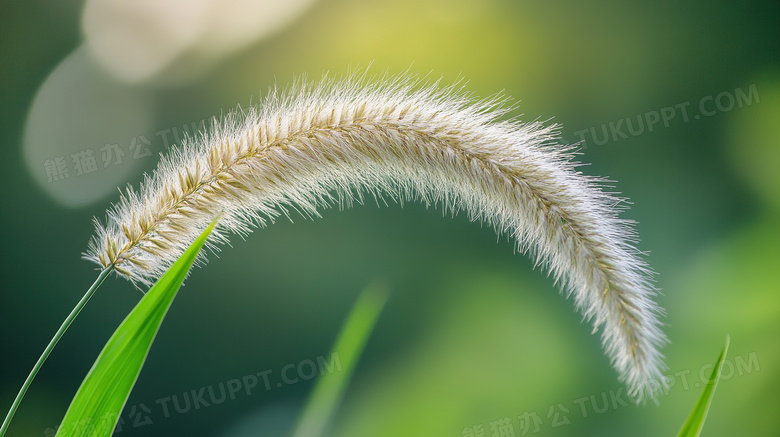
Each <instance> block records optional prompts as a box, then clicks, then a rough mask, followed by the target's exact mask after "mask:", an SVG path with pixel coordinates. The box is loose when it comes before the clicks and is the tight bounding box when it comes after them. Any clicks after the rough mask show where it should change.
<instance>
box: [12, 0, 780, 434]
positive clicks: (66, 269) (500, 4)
mask: <svg viewBox="0 0 780 437" xmlns="http://www.w3.org/2000/svg"><path fill="white" fill-rule="evenodd" d="M283 5H286V6H283ZM368 65H371V67H370V72H373V73H381V72H384V71H388V72H390V73H393V74H395V73H401V72H405V71H407V70H408V71H409V72H411V73H413V74H420V75H430V77H431V78H434V79H435V78H439V77H442V78H443V80H444V82H445V83H447V82H453V81H456V80H458V79H459V78H465V79H466V80H468V85H467V88H468V89H469V90H470V91H473V92H474V93H475V94H476V95H478V96H483V97H484V96H489V95H491V94H494V93H497V92H501V91H504V92H505V93H507V94H509V95H511V96H513V97H514V98H516V99H518V100H521V101H522V102H521V104H520V106H519V109H518V111H516V112H515V113H514V114H513V115H518V114H520V113H522V114H523V115H522V119H523V120H533V119H541V120H550V121H551V122H555V123H560V124H561V125H562V127H561V135H562V137H563V140H564V141H566V142H569V143H573V142H577V141H580V140H584V141H585V143H584V144H583V145H582V150H581V152H582V154H581V156H580V158H579V159H580V160H581V161H583V162H586V163H588V165H587V166H584V167H582V168H581V169H582V171H584V172H585V173H587V174H591V175H601V176H608V177H610V178H611V179H613V180H615V181H617V182H616V183H615V184H614V185H615V191H619V192H621V193H623V195H625V196H628V197H630V199H631V200H632V202H633V205H632V207H631V209H630V210H629V211H627V212H626V213H625V215H624V216H625V217H628V218H631V219H635V220H637V221H638V222H639V224H638V226H637V228H638V231H639V235H640V236H641V242H640V244H639V247H640V249H642V250H645V251H648V252H650V254H649V256H648V261H649V263H650V264H651V265H652V266H653V268H654V269H655V270H656V271H657V272H658V276H657V285H658V287H659V288H661V289H662V290H663V295H662V296H660V297H659V298H658V300H659V302H660V304H661V305H662V306H663V307H664V308H665V309H666V312H667V316H666V317H665V319H664V322H665V323H666V332H667V333H668V335H669V337H670V339H671V344H670V345H669V346H667V347H666V348H665V349H664V352H665V354H666V356H667V365H668V367H669V370H668V372H667V373H668V374H669V375H671V377H672V379H673V381H674V383H673V386H672V388H671V390H670V391H669V392H668V393H667V394H665V395H664V396H661V398H660V400H659V401H660V405H659V406H655V405H653V404H652V403H651V404H649V405H646V406H644V407H640V408H637V407H635V406H633V405H631V404H630V403H629V402H628V400H627V398H626V396H625V391H624V390H622V388H621V387H622V386H621V384H620V383H619V381H618V380H617V377H616V374H615V372H614V371H613V369H612V368H611V367H610V366H609V363H608V360H607V358H605V356H604V355H603V353H602V350H601V347H600V344H599V339H598V336H594V335H591V334H590V327H589V325H588V324H587V323H583V322H582V321H581V317H580V315H578V314H577V313H576V312H575V311H574V308H573V304H572V302H569V301H566V299H564V298H563V297H562V296H561V295H560V294H559V293H558V292H557V290H556V288H555V286H554V285H553V283H552V280H550V279H549V278H547V277H546V275H545V273H544V272H542V271H540V270H538V269H536V270H534V269H533V264H532V262H531V261H530V260H529V259H528V258H527V257H525V256H523V255H522V254H516V253H514V250H513V244H512V243H511V242H509V241H507V239H506V238H503V237H502V238H498V239H497V238H496V236H495V233H494V232H493V230H492V229H489V228H488V227H486V226H480V225H479V224H478V223H471V222H469V221H468V219H467V218H466V217H464V216H462V215H460V216H456V217H451V216H449V215H445V216H442V213H441V212H440V211H438V210H435V209H433V208H431V209H426V208H425V207H424V206H422V205H419V204H405V205H404V206H403V207H401V206H398V205H390V206H382V207H377V206H376V205H375V204H373V203H372V202H367V204H366V205H363V206H357V207H355V208H352V209H348V210H344V211H339V210H338V208H331V209H328V210H325V211H323V218H321V219H317V220H314V221H311V220H305V219H303V218H300V217H293V218H294V220H295V223H290V222H289V221H280V222H278V223H276V224H274V225H272V226H270V227H268V228H266V229H263V230H259V231H256V232H255V233H253V234H252V235H251V236H250V237H249V238H247V239H246V241H243V240H242V239H241V238H234V239H233V247H232V248H226V249H225V250H224V251H223V252H222V253H221V254H220V255H219V257H216V256H211V257H210V262H209V265H208V267H207V268H203V269H196V270H195V271H194V273H193V274H192V276H191V278H190V279H189V280H188V283H187V284H186V286H185V287H184V288H183V289H182V291H181V293H180V294H179V297H178V298H177V300H176V301H175V303H174V305H173V307H172V309H171V311H170V313H169V315H168V317H167V319H166V321H165V323H164V324H163V327H162V330H161V332H160V334H159V336H158V338H157V340H156V342H155V344H154V346H153V348H152V351H151V354H150V356H149V359H148V361H147V363H146V365H145V367H144V369H143V371H142V373H141V377H140V379H139V381H138V384H137V386H136V387H135V389H134V391H133V393H132V394H131V397H130V400H129V401H128V404H127V408H126V409H125V412H124V414H123V419H122V421H123V425H122V428H121V432H119V433H118V434H117V435H121V436H140V435H144V436H164V435H165V436H167V435H206V436H220V437H235V436H245V435H247V436H248V435H286V433H287V432H288V430H289V429H290V426H291V423H292V421H293V420H294V418H295V417H296V415H297V413H298V411H299V409H300V408H301V406H302V404H303V401H304V399H305V397H306V395H307V394H308V393H309V392H310V390H311V388H312V384H313V381H312V380H311V379H309V376H310V374H311V371H310V369H311V363H317V362H318V357H325V359H326V361H328V362H329V364H331V365H334V366H335V364H336V363H335V361H334V357H332V356H330V355H329V348H330V346H331V343H332V341H333V339H334V338H335V336H336V333H337V332H338V329H339V326H340V325H341V323H342V321H343V320H344V318H345V317H346V316H347V314H348V312H349V309H350V307H351V305H352V303H353V302H354V300H355V298H356V296H357V295H358V293H359V292H360V290H361V289H362V288H363V287H364V286H365V285H366V284H368V283H370V282H371V281H373V280H375V279H381V280H384V281H385V282H386V283H388V284H389V285H390V287H391V288H392V294H391V297H390V300H389V301H388V304H387V306H386V307H385V310H384V312H383V314H382V315H381V317H380V319H379V322H378V324H377V326H376V329H375V331H374V333H373V335H372V337H371V339H370V340H369V343H368V346H367V349H366V351H365V354H364V357H363V359H362V361H361V362H360V364H359V366H358V368H357V372H356V374H355V378H354V380H353V383H352V384H351V385H350V387H349V389H348V391H347V394H346V398H345V403H344V405H343V407H342V408H341V409H340V411H339V414H338V416H337V418H336V421H335V423H334V428H333V435H339V436H366V435H375V436H398V435H404V436H406V435H420V436H452V437H455V436H480V435H484V436H493V435H496V436H501V437H511V436H521V435H539V436H542V435H545V436H547V435H550V436H574V435H577V436H581V435H593V436H624V435H647V436H670V435H676V433H677V431H678V430H679V427H680V426H681V425H682V423H683V421H684V420H685V418H686V417H687V414H688V412H689V411H690V410H691V408H692V407H693V405H694V403H695V401H696V399H697V398H698V396H699V394H700V392H701V388H702V387H701V381H702V378H703V375H705V374H706V373H707V372H708V371H709V369H710V367H709V366H710V365H711V364H712V362H713V361H714V360H715V358H716V356H717V354H718V352H719V351H720V349H721V348H722V345H723V342H724V339H725V336H726V334H730V335H731V339H732V340H731V348H730V354H729V359H728V360H727V363H726V366H725V367H724V374H723V380H722V382H721V384H720V386H719V388H718V392H717V393H716V396H715V400H714V403H713V406H712V409H711V412H710V417H709V420H708V422H707V424H706V425H705V428H704V434H703V435H705V436H712V437H714V436H732V435H735V434H739V435H750V436H758V435H767V436H769V435H780V416H778V414H777V411H778V410H780V401H778V398H777V391H778V389H780V372H779V371H778V365H779V364H780V348H779V347H778V346H780V345H779V344H778V343H780V341H779V340H778V338H780V317H778V316H780V297H779V296H778V291H780V287H779V286H778V284H780V269H779V268H778V266H780V171H778V169H779V168H780V135H778V134H780V128H779V127H778V126H779V125H780V4H779V3H778V2H776V1H764V2H749V3H748V2H739V3H736V2H727V1H717V2H686V3H680V2H671V1H669V2H653V3H648V4H640V3H631V4H626V3H624V2H614V1H595V2H588V3H587V4H584V3H579V2H542V1H509V0H503V1H501V0H483V1H467V0H415V1H411V0H400V1H395V2H389V1H360V0H319V1H313V0H296V1H290V2H273V1H265V2H263V1H260V2H255V3H252V2H240V1H225V2H216V1H206V0H199V1H192V2H184V1H171V2H167V3H165V2H160V3H159V4H158V3H156V2H152V1H146V2H144V1H139V2H134V3H130V2H124V3H123V2H118V1H114V2H111V1H100V0H95V1H92V0H90V1H88V2H86V3H84V2H82V1H65V2H63V1H40V0H35V1H28V2H2V3H0V120H2V121H1V123H2V129H0V147H1V148H2V149H0V150H2V159H0V187H2V188H0V244H1V245H2V246H0V247H2V251H1V254H0V257H2V262H1V263H0V266H2V267H0V268H1V270H0V272H2V278H1V279H2V282H1V283H2V294H0V333H1V334H0V369H2V373H1V375H2V380H1V381H0V410H2V411H3V414H5V411H6V409H7V408H8V406H9V405H10V403H11V401H12V399H13V396H14V395H15V394H16V392H17V390H18V389H19V387H20V385H21V383H22V381H23V379H24V377H25V376H26V375H27V373H28V372H29V369H30V368H31V366H32V365H33V363H34V362H35V360H36V359H37V357H38V355H39V354H40V352H41V351H42V350H43V348H44V346H45V344H46V343H47V342H48V340H49V339H50V337H51V335H52V334H53V333H54V331H55V330H56V328H57V327H58V326H59V324H60V323H61V321H62V320H63V318H64V317H65V316H66V314H67V313H68V312H69V311H70V309H71V308H72V306H73V305H74V304H75V302H76V301H77V300H78V299H79V298H80V297H81V295H82V294H83V292H84V291H85V290H86V288H87V287H88V286H89V284H91V282H92V280H93V279H94V277H95V276H96V271H95V270H94V266H93V265H90V264H88V263H87V262H85V261H82V260H81V259H80V254H81V252H82V251H84V250H85V249H86V243H87V241H88V239H89V237H90V235H91V233H92V230H93V227H92V224H91V219H92V217H93V216H96V217H99V218H101V219H102V218H103V217H104V211H105V209H106V208H107V207H108V206H110V203H111V202H113V201H115V200H116V199H117V198H118V193H117V190H116V187H117V186H124V185H126V184H127V183H130V184H133V185H135V186H137V184H138V182H139V181H140V180H141V175H142V174H143V172H145V171H146V172H149V171H151V170H152V169H153V168H154V166H155V164H156V162H157V160H158V156H159V153H161V152H164V151H165V150H166V149H167V148H168V146H170V144H173V143H178V142H179V139H180V138H181V137H182V134H183V132H185V131H190V132H191V131H193V126H194V127H195V128H197V127H198V125H199V124H200V123H201V121H202V120H208V119H209V118H210V117H213V116H217V117H219V116H220V115H221V114H224V113H226V112H228V111H231V110H233V109H236V108H237V107H239V106H240V107H247V106H249V105H250V104H252V102H257V101H259V100H260V99H261V98H262V96H263V95H264V94H265V93H266V92H267V90H268V88H269V87H271V86H273V84H274V83H277V84H279V85H280V86H285V85H286V84H288V83H290V82H291V81H292V80H294V78H296V77H297V76H298V75H302V74H305V75H307V76H308V77H309V78H311V79H318V78H319V77H320V76H321V75H322V74H323V73H324V72H326V71H327V72H330V73H331V74H333V75H336V76H338V75H341V74H343V73H346V72H348V71H351V70H354V69H356V68H357V69H360V68H365V67H366V66H368ZM658 117H661V118H660V121H658V120H659V118H658ZM663 117H665V118H663ZM626 119H628V120H626ZM621 120H623V121H622V122H621ZM640 120H641V121H642V122H643V125H642V129H639V127H638V125H637V122H639V121H640ZM653 120H656V122H655V123H654V124H653V123H651V122H652V121H653ZM610 123H611V124H610ZM618 123H621V124H618ZM628 123H633V124H632V125H631V129H633V130H632V131H629V128H628ZM649 124H653V126H652V130H651V129H650V126H649ZM90 153H92V155H91V156H92V157H93V158H95V162H94V164H95V165H94V167H93V166H90V163H91V162H90V161H89V156H90ZM74 157H75V161H74ZM66 172H67V175H68V176H67V178H66V177H65V173H66ZM139 297H140V293H139V292H138V291H137V290H135V289H134V288H133V287H132V286H131V285H130V284H129V283H127V282H125V281H123V280H121V279H117V278H112V279H110V280H109V281H107V283H106V284H104V285H103V287H102V288H101V289H100V290H99V292H98V294H97V295H96V296H95V298H93V301H92V302H90V304H89V305H88V306H87V308H86V310H85V311H84V312H83V313H82V315H81V316H80V317H79V319H78V320H77V321H76V323H75V324H74V326H73V327H72V328H71V330H70V331H69V332H68V333H67V335H66V336H65V338H64V339H63V340H62V341H61V343H60V344H59V345H58V347H57V348H56V349H55V352H54V354H53V355H52V356H51V357H50V359H49V361H48V362H47V363H46V365H45V366H44V368H43V370H42V372H41V374H40V375H39V376H38V379H37V380H36V381H35V383H34V384H33V386H32V389H31V391H30V392H29V393H28V395H27V398H26V399H25V401H24V402H23V404H22V407H21V409H20V410H19V412H18V413H17V416H16V418H15V422H14V423H13V425H12V427H11V430H10V433H9V435H10V436H44V435H47V434H46V433H47V432H51V428H53V427H54V426H56V425H57V423H58V422H59V420H60V419H61V418H62V416H63V414H64V412H65V409H66V408H67V405H68V403H69V402H70V399H71V397H72V395H73V394H74V393H75V390H76V389H77V387H78V385H79V383H80V381H81V379H82V378H83V377H84V375H85V374H86V372H87V371H88V369H89V368H90V366H91V364H92V362H93V361H94V359H95V357H96V356H97V354H98V352H99V351H100V348H101V347H102V345H103V344H104V342H105V341H106V340H107V339H108V337H109V336H110V334H111V333H112V332H113V330H114V328H115V327H116V326H117V325H118V324H119V323H120V321H121V320H122V319H123V318H124V316H125V315H126V314H127V312H128V311H129V310H130V309H131V308H132V306H133V305H134V304H135V303H136V302H137V301H138V299H139ZM320 361H321V359H320ZM290 365H292V367H290ZM285 372H287V373H285ZM258 373H261V374H263V375H268V377H269V389H266V387H264V384H263V382H262V380H261V381H260V383H259V384H258V386H257V387H254V388H252V389H251V390H250V392H249V394H247V392H246V390H244V389H245V388H246V385H244V386H242V389H241V391H238V392H237V393H235V396H234V399H227V400H226V401H224V402H221V403H219V404H213V405H210V406H208V407H206V406H205V405H204V404H203V403H199V404H197V408H196V405H195V404H194V403H192V401H193V399H192V398H193V391H195V392H196V394H197V392H199V391H200V390H201V389H203V388H205V389H206V393H207V394H206V397H205V399H206V400H207V401H208V400H209V397H208V389H209V388H210V389H211V390H213V391H214V392H215V393H216V394H217V396H219V390H220V387H222V388H223V389H224V387H226V386H227V384H228V381H231V380H240V381H244V378H245V377H247V376H248V375H250V376H251V375H257V374H258ZM326 373H327V372H326ZM283 375H284V376H286V377H287V379H286V380H285V379H282V376H283ZM296 377H297V381H294V379H295V378H296ZM325 377H327V375H326V376H325ZM247 381H250V382H251V378H249V379H248V380H247ZM174 397H175V399H174ZM174 400H176V401H177V402H178V404H176V406H178V407H179V408H178V409H176V408H175V406H174V404H173V401H174ZM185 401H187V402H188V404H186V405H185ZM208 403H209V404H212V402H210V401H209V402H208ZM166 408H167V414H166Z"/></svg>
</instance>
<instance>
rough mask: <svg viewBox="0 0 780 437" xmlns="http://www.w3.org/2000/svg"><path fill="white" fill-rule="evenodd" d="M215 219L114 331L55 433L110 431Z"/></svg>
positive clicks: (77, 436)
mask: <svg viewBox="0 0 780 437" xmlns="http://www.w3.org/2000/svg"><path fill="white" fill-rule="evenodd" d="M215 224H216V221H214V222H213V223H212V224H211V225H209V227H208V228H207V229H206V230H205V231H203V233H202V234H201V235H200V237H198V239H197V240H195V242H194V243H192V245H191V246H190V247H189V249H187V251H185V252H184V254H182V256H181V257H180V258H179V259H178V260H177V261H176V262H175V263H174V264H173V265H172V266H171V268H170V269H168V271H167V272H165V274H164V275H163V276H162V277H161V278H160V279H159V280H158V281H157V282H156V283H155V284H154V286H152V288H151V289H150V290H149V291H148V292H147V293H146V295H145V296H144V297H143V298H142V299H141V301H140V302H138V304H137V305H136V306H135V308H134V309H133V310H132V311H131V312H130V314H128V316H127V317H126V318H125V320H124V321H123V322H122V323H121V324H120V325H119V327H118V328H117V329H116V331H114V334H113V335H112V336H111V338H110V339H109V340H108V343H106V345H105V346H104V347H103V350H102V351H101V352H100V355H99V356H98V358H97V360H96V361H95V363H94V364H93V365H92V369H90V371H89V373H87V376H86V377H85V378H84V381H82V383H81V387H79V389H78V391H77V392H76V395H75V396H74V398H73V401H71V404H70V407H68V411H67V412H66V413H65V418H64V419H63V420H62V424H61V425H60V427H59V429H58V431H57V437H81V436H90V437H93V436H97V437H99V436H110V435H111V434H112V433H113V431H114V427H115V426H116V423H117V421H118V420H119V415H120V413H121V412H122V409H123V408H124V406H125V403H126V402H127V398H128V397H129V396H130V391H131V390H132V388H133V386H134V385H135V382H136V380H137V379H138V374H139V373H140V372H141V367H142V366H143V364H144V361H146V356H147V355H148V353H149V348H150V347H151V346H152V342H153V341H154V338H155V336H156V335H157V331H158V330H159V328H160V324H161V323H162V321H163V319H164V318H165V314H166V313H167V312H168V308H170V305H171V303H172V302H173V299H174V297H176V293H177V292H178V291H179V287H181V284H182V282H183V281H184V278H185V277H186V276H187V273H188V272H189V270H190V268H191V267H192V264H193V262H194V261H195V258H196V256H197V255H198V252H199V251H200V249H201V248H202V247H203V244H204V243H205V242H206V238H207V237H208V235H209V234H210V233H211V230H212V229H213V228H214V225H215Z"/></svg>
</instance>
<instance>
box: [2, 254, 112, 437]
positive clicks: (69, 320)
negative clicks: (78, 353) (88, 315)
mask: <svg viewBox="0 0 780 437" xmlns="http://www.w3.org/2000/svg"><path fill="white" fill-rule="evenodd" d="M113 269H114V268H113V266H109V267H107V268H105V269H103V270H102V271H101V272H100V274H99V275H98V277H97V279H96V280H95V282H94V283H93V284H92V286H91V287H89V290H87V292H86V293H85V294H84V297H82V298H81V300H80V301H79V303H77V304H76V307H75V308H73V311H71V312H70V314H68V317H67V318H66V319H65V321H64V322H62V325H61V326H60V329H58V330H57V332H56V333H55V334H54V337H52V339H51V341H50V342H49V345H48V346H46V349H45V350H44V351H43V353H42V354H41V357H40V358H38V362H37V363H35V366H34V367H33V368H32V370H31V371H30V374H29V375H28V376H27V379H26V380H25V381H24V384H23V385H22V388H21V389H20V390H19V394H17V395H16V399H14V403H13V405H11V409H10V410H9V411H8V415H6V417H5V420H4V421H3V426H2V428H0V437H3V436H4V435H5V432H6V431H7V430H8V426H9V425H10V424H11V419H13V417H14V413H16V410H17V409H18V408H19V404H21V403H22V399H23V398H24V395H25V393H27V389H29V388H30V384H32V382H33V379H35V375H37V374H38V371H39V370H41V367H42V366H43V363H44V362H45V361H46V359H47V358H49V355H50V354H51V351H52V350H54V346H56V345H57V342H59V341H60V339H61V338H62V336H63V334H65V331H67V330H68V328H69V327H70V324H71V323H73V320H75V319H76V316H78V315H79V313H80V312H81V310H82V309H84V306H86V305H87V302H89V299H90V298H91V297H92V295H93V294H95V291H97V289H98V287H100V284H102V283H103V281H104V280H105V279H106V277H108V274H109V273H111V271H112V270H113Z"/></svg>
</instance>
